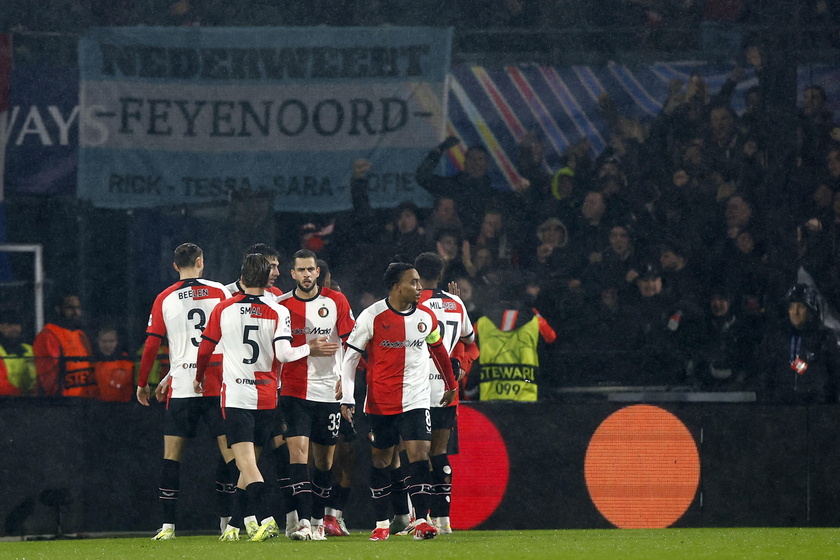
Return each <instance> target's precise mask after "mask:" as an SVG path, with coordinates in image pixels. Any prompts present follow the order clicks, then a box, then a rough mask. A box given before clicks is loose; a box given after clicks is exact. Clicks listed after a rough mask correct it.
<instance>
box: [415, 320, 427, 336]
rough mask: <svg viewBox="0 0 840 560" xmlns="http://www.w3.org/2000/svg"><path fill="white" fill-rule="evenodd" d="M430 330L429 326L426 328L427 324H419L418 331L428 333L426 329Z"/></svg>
mask: <svg viewBox="0 0 840 560" xmlns="http://www.w3.org/2000/svg"><path fill="white" fill-rule="evenodd" d="M428 328H429V327H427V326H426V323H424V322H422V321H420V322H419V323H417V330H418V331H420V332H421V333H424V332H426V329H428Z"/></svg>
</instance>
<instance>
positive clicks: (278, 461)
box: [271, 444, 295, 517]
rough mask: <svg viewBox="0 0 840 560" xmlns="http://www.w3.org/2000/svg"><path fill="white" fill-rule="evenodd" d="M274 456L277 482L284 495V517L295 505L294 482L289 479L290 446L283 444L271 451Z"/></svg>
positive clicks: (281, 493)
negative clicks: (293, 495)
mask: <svg viewBox="0 0 840 560" xmlns="http://www.w3.org/2000/svg"><path fill="white" fill-rule="evenodd" d="M271 456H272V457H273V458H274V469H275V472H276V473H277V484H278V486H279V487H280V495H281V496H282V497H283V517H285V516H286V514H287V513H289V512H290V511H294V509H295V506H294V503H293V500H292V482H291V480H290V479H289V446H288V445H285V444H284V445H281V446H280V447H278V448H276V449H275V450H274V451H272V452H271Z"/></svg>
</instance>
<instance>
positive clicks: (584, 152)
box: [2, 50, 840, 402]
mask: <svg viewBox="0 0 840 560" xmlns="http://www.w3.org/2000/svg"><path fill="white" fill-rule="evenodd" d="M748 58H749V60H750V61H751V62H752V63H753V64H754V66H755V68H756V71H757V75H758V76H759V81H760V80H761V77H762V68H761V55H760V53H759V52H758V51H757V50H754V51H753V52H751V53H750V52H748ZM742 77H743V72H742V71H740V70H738V69H736V70H735V71H733V73H732V75H731V76H730V78H729V79H728V80H727V81H726V83H725V84H724V85H723V87H722V88H721V89H720V91H718V92H715V93H714V94H712V92H710V91H708V87H707V85H706V83H705V82H704V80H703V79H702V78H700V77H699V76H693V77H692V78H691V79H690V80H689V81H688V82H687V83H681V82H680V81H676V80H675V81H673V82H672V83H671V87H670V94H669V95H668V98H667V99H666V100H665V101H664V104H663V109H662V111H661V113H660V114H659V115H658V116H657V117H656V118H655V119H654V120H653V121H652V122H651V123H647V124H645V123H642V122H640V121H639V120H638V119H635V118H628V117H626V116H623V115H621V114H620V113H619V111H618V110H617V109H616V107H615V105H614V103H613V102H612V100H611V99H610V97H609V96H608V95H606V94H605V95H603V96H602V97H601V98H600V100H599V101H600V107H601V109H602V111H603V115H604V117H605V119H606V121H607V122H608V123H609V146H608V147H607V148H606V149H605V150H604V151H603V152H601V153H600V154H597V155H594V157H593V153H592V149H591V147H590V145H589V144H588V142H587V141H586V140H585V139H584V140H583V141H581V142H579V143H577V144H576V145H574V146H572V147H571V148H570V149H569V150H568V151H567V153H565V154H564V157H563V163H562V164H561V166H560V167H559V169H549V168H548V167H547V165H545V164H544V162H543V153H544V150H545V148H544V145H543V142H542V141H541V139H540V137H539V136H538V135H537V134H536V133H534V132H530V133H528V134H526V135H525V136H524V137H523V138H522V139H521V142H520V145H519V153H518V158H517V168H518V172H519V174H520V176H521V179H520V180H519V182H518V183H517V184H516V185H515V186H514V188H513V189H512V190H506V191H503V190H500V189H498V188H495V187H494V186H493V185H491V182H490V179H489V178H488V176H487V170H488V167H489V165H490V158H489V157H488V153H487V151H486V149H485V148H484V147H483V146H480V145H476V146H470V147H469V148H468V149H467V151H466V158H465V162H464V166H463V169H462V170H461V171H460V172H458V173H457V174H456V175H454V176H449V177H444V176H439V175H436V174H435V169H436V168H437V165H438V162H439V161H440V160H441V158H442V157H443V156H444V155H445V154H446V152H447V150H449V149H451V148H452V147H454V146H455V145H457V144H458V142H459V141H458V139H457V138H454V137H450V138H447V139H446V140H445V141H444V142H442V143H441V144H440V145H439V146H437V147H435V148H434V149H433V150H431V151H430V152H429V153H428V155H427V156H426V158H425V159H424V160H423V161H421V162H418V168H417V171H416V182H417V183H418V184H419V185H420V186H421V187H422V188H424V189H426V190H427V191H428V192H429V193H430V194H432V195H433V196H434V198H435V202H434V207H433V208H432V209H431V210H429V211H426V210H424V209H420V208H418V207H416V206H415V205H414V204H412V203H410V202H403V203H400V204H399V205H397V206H396V208H394V209H393V210H382V209H373V208H371V206H370V204H369V203H368V198H367V188H368V184H367V177H368V174H369V172H370V171H371V164H370V163H369V162H367V161H365V160H358V161H355V162H352V165H348V172H350V173H352V176H353V180H352V182H351V190H352V199H353V205H354V208H353V210H352V211H350V212H345V213H342V214H338V215H335V216H331V217H329V219H328V223H325V224H324V225H326V226H328V227H323V228H322V227H320V226H318V227H314V228H313V227H310V228H308V229H304V230H302V232H301V235H300V238H299V239H292V240H281V242H280V243H278V247H283V248H286V249H287V250H288V251H289V253H291V252H294V251H295V250H297V249H299V248H301V247H304V248H307V249H311V250H313V251H315V252H316V253H317V254H318V257H319V258H322V259H324V260H325V261H326V262H328V263H329V264H330V266H331V267H332V269H333V270H334V271H335V272H336V274H337V275H338V276H339V278H340V281H341V283H342V286H344V289H345V290H344V291H345V293H347V295H348V298H349V299H350V302H351V304H352V305H353V308H354V309H356V310H357V311H360V310H361V309H363V308H365V307H367V306H368V305H369V304H370V303H371V302H373V301H375V300H376V299H379V298H381V297H382V296H383V295H384V294H383V293H382V289H381V287H380V286H379V283H378V282H377V280H378V278H379V276H380V275H381V271H384V270H385V268H386V267H387V265H388V263H390V262H396V261H403V262H413V261H414V259H415V258H416V257H417V255H419V254H420V253H422V252H426V251H433V252H436V253H438V254H439V255H440V256H441V257H443V259H444V261H445V263H446V266H445V271H444V277H443V281H444V282H450V281H455V282H457V283H458V286H459V287H460V289H461V294H462V297H463V300H464V302H465V305H466V306H467V310H468V312H469V314H470V317H471V318H472V320H473V321H475V320H477V319H478V318H479V317H481V316H482V315H483V314H484V313H485V311H487V310H488V309H489V308H490V307H491V304H493V303H495V302H498V301H499V299H500V297H501V295H502V294H505V297H506V298H507V300H509V301H510V302H511V303H510V305H511V306H514V307H515V306H519V307H523V308H528V309H536V310H538V312H539V314H540V315H542V317H544V318H545V319H546V320H547V321H548V323H549V324H550V325H551V326H552V327H553V329H554V330H555V331H556V333H557V343H555V344H554V345H552V346H551V347H548V346H544V345H540V357H541V361H542V364H543V368H542V374H541V383H542V385H543V386H546V387H559V386H563V387H570V386H592V385H631V386H659V387H667V388H672V389H673V388H675V387H678V388H682V389H686V390H690V389H694V390H737V391H755V392H757V393H758V394H759V398H760V399H763V398H765V397H767V398H770V395H775V397H773V398H781V393H780V392H779V391H777V390H775V389H774V384H775V383H776V382H777V380H775V379H774V377H773V376H772V375H770V373H769V372H771V371H773V369H774V367H775V366H774V364H772V363H770V362H768V360H770V359H771V357H772V356H775V355H776V354H777V353H778V352H776V350H777V348H773V347H768V345H772V344H779V342H778V341H777V338H778V335H779V333H781V332H786V330H789V329H790V326H791V320H790V318H789V317H788V307H789V304H790V303H791V301H790V299H791V298H790V297H787V298H786V293H787V292H788V291H789V290H790V289H791V288H792V287H793V286H795V285H796V284H806V285H808V286H809V287H808V294H806V295H807V297H805V295H803V293H802V292H801V291H800V292H797V294H798V296H797V297H798V299H799V300H803V301H806V302H807V303H808V311H809V313H810V315H811V317H810V320H809V321H808V324H809V325H812V328H816V327H817V326H823V325H828V326H829V327H833V328H835V329H836V325H837V321H836V320H835V318H834V315H835V310H837V309H840V283H838V274H840V272H839V271H838V256H840V254H838V248H837V247H838V245H837V240H838V238H839V237H838V231H840V229H839V228H840V128H838V127H836V126H835V123H834V116H833V114H832V113H831V112H830V111H829V110H827V109H826V102H827V99H826V94H825V91H824V90H823V89H822V88H821V87H819V86H807V87H805V88H804V91H803V92H802V104H801V107H800V108H799V109H798V112H797V115H796V123H797V134H796V138H797V141H796V145H797V153H795V154H794V155H793V156H792V157H791V158H790V161H788V162H786V165H785V168H784V169H785V172H784V177H783V178H782V179H781V180H779V178H778V177H771V176H769V174H768V165H767V157H768V155H767V146H768V144H769V143H770V140H771V139H770V138H769V132H768V131H769V130H770V128H769V118H770V117H769V116H768V113H767V111H766V110H765V103H764V99H763V90H762V88H761V87H760V86H756V87H752V88H749V89H747V90H746V91H745V92H744V94H743V95H744V102H745V106H746V110H745V111H744V112H743V113H742V114H740V115H739V114H736V113H735V112H734V111H733V110H732V108H731V100H732V96H733V92H734V91H735V86H736V85H737V83H738V81H739V80H740V79H742ZM348 164H350V162H348ZM779 185H782V187H781V188H780V187H779ZM281 253H283V250H282V249H281ZM282 267H283V266H282V265H281V268H282ZM284 277H285V275H284ZM73 296H75V294H73ZM70 303H74V305H73V306H71V307H76V306H79V305H80V302H79V301H78V298H77V297H76V298H75V301H71V302H70ZM67 305H68V302H67V301H66V299H65V300H58V301H57V302H56V306H55V308H54V310H55V312H56V319H57V320H58V322H59V323H60V322H61V321H62V320H63V321H64V322H76V321H77V319H76V316H75V314H74V313H75V312H74V310H68V309H65V308H66V307H67ZM13 322H14V321H13ZM12 326H14V325H12ZM73 326H74V325H71V327H73ZM76 326H78V325H76ZM88 326H93V325H88ZM4 327H5V324H4ZM103 327H104V328H106V329H107V328H108V327H107V326H106V325H103ZM111 332H113V328H111ZM7 333H8V334H7ZM19 333H20V329H19V327H18V328H17V329H15V328H11V329H9V328H4V331H3V340H2V342H3V346H4V348H8V347H9V345H11V346H12V347H14V348H16V351H18V352H19V353H21V352H23V353H25V352H29V350H28V349H27V347H26V345H22V346H21V345H20V342H21V341H20V340H17V339H16V338H15V337H19V336H20V334H19ZM93 334H94V333H91V335H93ZM100 335H101V332H100V333H97V334H96V336H97V338H98V337H99V336H100ZM39 337H40V338H43V336H41V335H39ZM773 341H775V342H773ZM78 344H79V345H80V348H81V347H82V346H85V345H86V347H87V348H89V349H90V351H89V354H90V355H91V356H92V355H93V349H92V347H91V345H90V343H89V342H88V341H87V337H85V339H84V340H80V341H78ZM41 346H42V352H46V351H47V350H44V349H43V345H41ZM37 348H38V344H37V341H36V352H35V354H38V352H37ZM128 351H129V349H128V348H123V347H120V348H119V352H118V356H116V357H115V358H113V359H117V360H118V361H119V362H120V363H121V364H123V365H124V364H125V363H126V360H127V358H128V356H127V352H128ZM113 352H114V350H113V348H112V349H111V350H110V351H109V352H107V353H106V354H107V355H111V354H113ZM47 353H48V354H49V352H47ZM98 353H99V354H100V358H99V361H104V359H103V358H102V357H101V356H102V355H103V354H102V352H101V351H100V352H98ZM793 358H794V357H790V360H788V365H790V363H792V362H793V361H794V359H793ZM109 359H111V358H109ZM90 362H91V364H94V363H96V362H95V361H94V360H93V359H91V360H90ZM91 367H93V366H92V365H91ZM825 367H826V368H827V371H826V372H825V373H824V375H825V376H826V382H825V383H823V384H821V387H823V388H822V389H821V390H820V391H821V393H820V394H819V395H812V396H811V397H810V398H813V399H816V400H818V401H820V402H826V401H827V402H834V401H836V399H837V395H836V393H837V391H836V388H835V384H834V379H835V377H836V367H835V364H833V363H828V364H827V365H826V366H825ZM13 369H14V368H13ZM42 369H43V368H42ZM117 369H119V368H117ZM123 369H124V368H123ZM27 371H31V370H27ZM812 373H813V371H812ZM120 375H123V376H124V374H122V373H121V374H120ZM100 376H101V374H100ZM6 378H8V379H16V380H17V381H15V382H12V383H8V382H7V383H5V385H4V386H6V387H12V388H10V389H9V390H8V391H5V392H6V393H7V394H15V393H23V394H27V393H29V394H31V393H33V392H34V393H38V394H54V391H53V390H52V389H50V388H49V384H48V383H47V384H45V383H43V382H39V383H37V384H36V383H35V382H34V379H33V378H32V375H31V373H29V374H22V373H15V374H13V375H12V374H10V375H7V376H6ZM41 378H44V379H46V378H49V375H48V376H46V377H44V376H43V375H40V374H39V379H41ZM103 383H104V381H103ZM115 383H116V382H115ZM473 383H475V380H474V382H473ZM118 384H119V385H120V386H121V387H122V386H123V385H125V381H124V380H123V381H120V382H119V383H118ZM15 385H17V388H15ZM105 393H108V394H110V395H111V397H110V398H117V399H118V400H126V401H127V400H130V391H127V390H126V389H125V388H123V389H122V391H116V392H113V391H112V392H108V391H104V392H102V394H105ZM118 395H120V396H118Z"/></svg>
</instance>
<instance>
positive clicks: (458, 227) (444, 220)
mask: <svg viewBox="0 0 840 560" xmlns="http://www.w3.org/2000/svg"><path fill="white" fill-rule="evenodd" d="M424 229H425V230H426V237H427V238H428V239H429V240H431V241H434V240H435V238H436V237H437V236H438V233H439V232H440V231H442V230H447V231H452V232H456V233H457V234H458V235H463V229H464V225H463V224H462V223H461V219H460V218H459V217H458V206H457V205H456V204H455V199H454V198H452V197H451V196H439V197H437V198H436V199H435V205H434V208H432V213H431V214H430V215H429V217H427V218H426V221H425V222H424Z"/></svg>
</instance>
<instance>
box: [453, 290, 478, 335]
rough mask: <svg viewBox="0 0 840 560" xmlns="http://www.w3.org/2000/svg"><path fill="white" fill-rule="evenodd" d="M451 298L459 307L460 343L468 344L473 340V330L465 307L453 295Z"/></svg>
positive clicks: (458, 298)
mask: <svg viewBox="0 0 840 560" xmlns="http://www.w3.org/2000/svg"><path fill="white" fill-rule="evenodd" d="M452 298H453V299H454V300H455V301H456V302H458V304H459V305H460V306H461V307H460V309H461V341H463V342H464V344H469V343H471V342H473V341H474V340H475V331H474V330H473V326H472V322H471V321H470V316H469V315H468V314H467V306H466V305H464V302H463V301H462V300H461V298H460V297H458V296H456V295H454V294H453V295H452Z"/></svg>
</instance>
